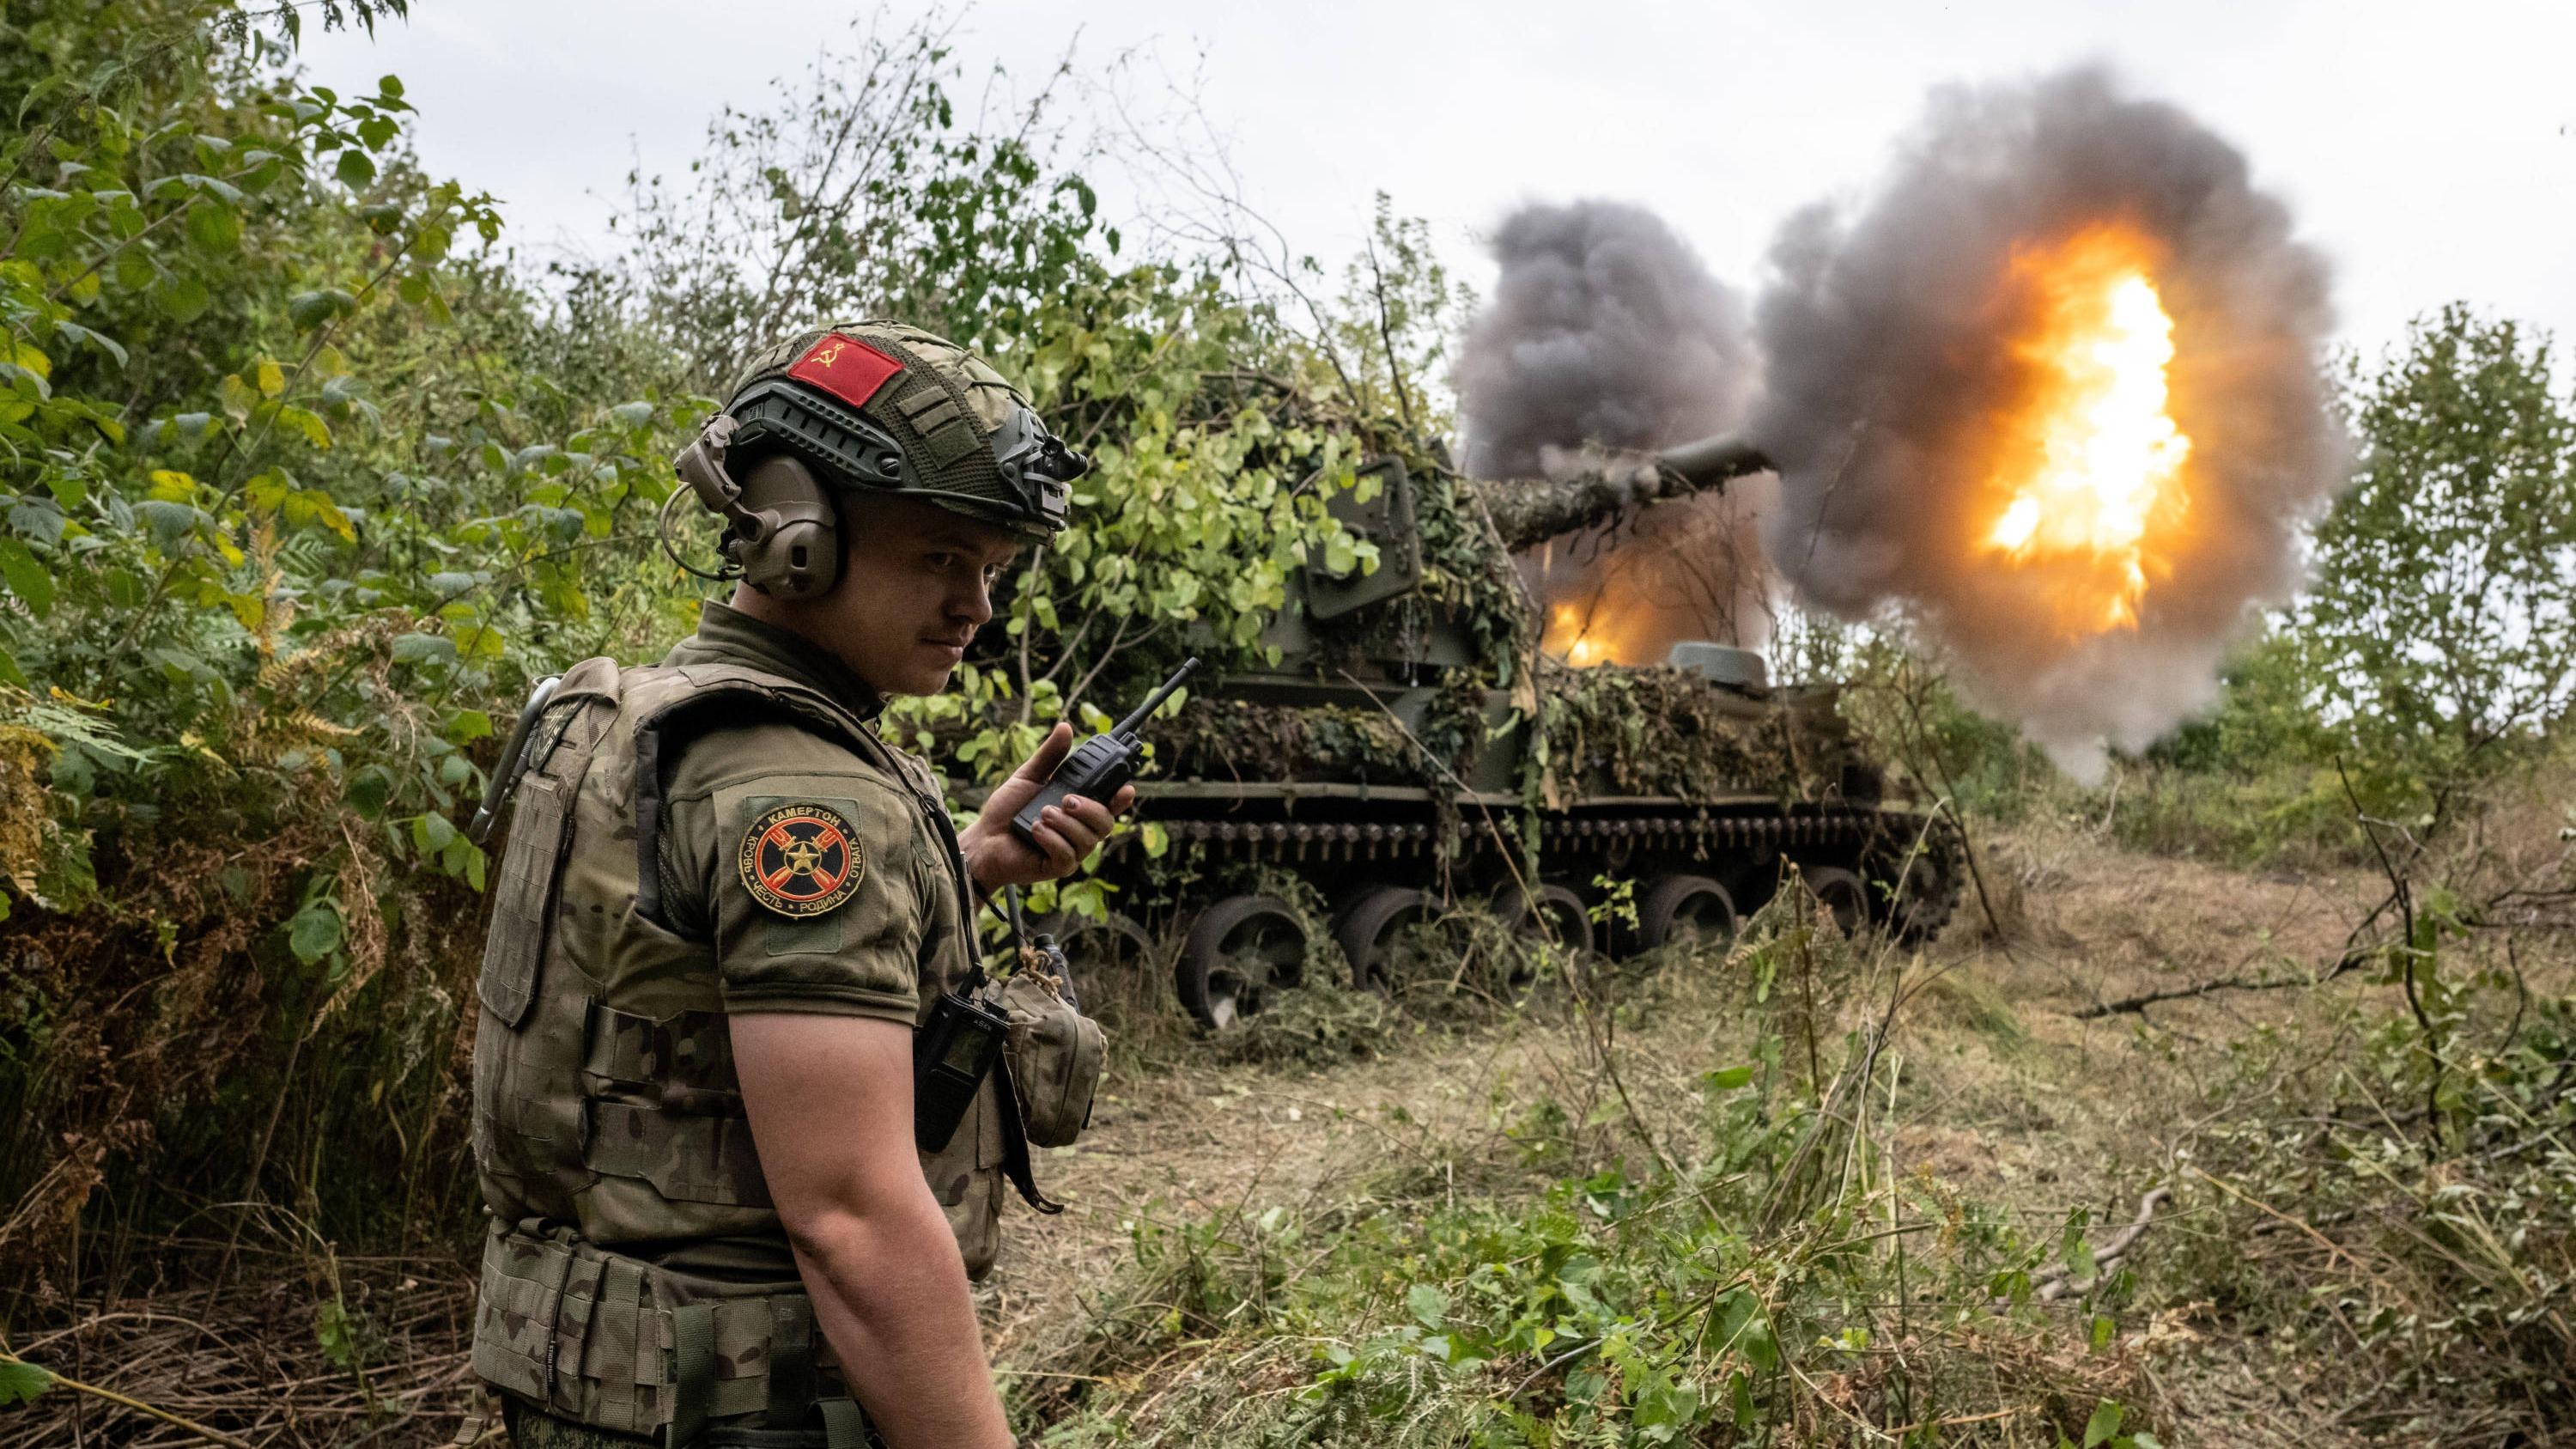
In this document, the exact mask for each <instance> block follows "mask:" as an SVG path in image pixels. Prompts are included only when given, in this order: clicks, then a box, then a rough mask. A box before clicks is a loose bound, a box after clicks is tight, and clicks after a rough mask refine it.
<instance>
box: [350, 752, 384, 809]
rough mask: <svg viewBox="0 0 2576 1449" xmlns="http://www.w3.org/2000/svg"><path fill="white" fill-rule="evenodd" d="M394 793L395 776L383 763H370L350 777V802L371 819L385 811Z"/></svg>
mask: <svg viewBox="0 0 2576 1449" xmlns="http://www.w3.org/2000/svg"><path fill="white" fill-rule="evenodd" d="M393 793H394V777H393V775H392V773H391V772H390V771H388V770H386V769H385V767H384V766H382V765H369V766H367V767H366V768H365V769H363V770H360V771H359V772H358V773H356V774H355V775H352V776H350V777H349V804H350V806H351V808H353V809H355V810H356V811H357V812H358V813H359V814H361V815H363V816H365V817H367V818H368V819H369V820H373V819H376V818H377V817H378V816H381V815H383V814H384V813H385V806H386V805H387V804H388V803H390V802H391V801H392V799H393Z"/></svg>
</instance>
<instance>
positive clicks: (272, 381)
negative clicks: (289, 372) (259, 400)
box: [258, 357, 286, 397]
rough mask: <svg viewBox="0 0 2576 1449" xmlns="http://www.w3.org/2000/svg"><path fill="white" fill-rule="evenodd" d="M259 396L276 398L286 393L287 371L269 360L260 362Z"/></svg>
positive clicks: (262, 359) (265, 359)
mask: <svg viewBox="0 0 2576 1449" xmlns="http://www.w3.org/2000/svg"><path fill="white" fill-rule="evenodd" d="M258 377H259V395H260V396H261V397H276V396H278V395H280V394H282V393H284V392H285V391H286V369H284V368H282V367H279V366H278V365H277V364H276V363H275V362H273V361H271V360H270V359H268V358H265V357H263V358H261V359H260V360H259V370H258Z"/></svg>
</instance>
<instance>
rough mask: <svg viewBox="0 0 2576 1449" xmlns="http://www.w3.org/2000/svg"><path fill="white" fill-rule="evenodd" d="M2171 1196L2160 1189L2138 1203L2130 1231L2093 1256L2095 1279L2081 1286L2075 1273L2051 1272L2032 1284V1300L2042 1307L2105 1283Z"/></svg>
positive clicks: (2001, 1304) (2000, 1304) (2007, 1302)
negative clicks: (2105, 1275) (2106, 1277)
mask: <svg viewBox="0 0 2576 1449" xmlns="http://www.w3.org/2000/svg"><path fill="white" fill-rule="evenodd" d="M2171 1196H2173V1189H2172V1188H2171V1187H2169V1186H2163V1185H2158V1186H2156V1187H2152V1188H2149V1189H2148V1190H2147V1195H2146V1196H2145V1197H2142V1198H2140V1199H2138V1215H2137V1216H2136V1217H2134V1218H2131V1219H2130V1220H2129V1225H2128V1226H2127V1227H2125V1228H2122V1229H2120V1231H2118V1232H2116V1233H2113V1234H2112V1235H2111V1241H2109V1242H2107V1243H2105V1244H2103V1245H2102V1250H2101V1251H2100V1252H2098V1253H2095V1254H2094V1255H2093V1277H2092V1278H2091V1279H2089V1280H2087V1281H2086V1282H2083V1283H2077V1282H2076V1281H2075V1272H2074V1270H2073V1269H2071V1268H2062V1267H2061V1268H2051V1269H2049V1270H2048V1271H2047V1272H2045V1273H2042V1274H2040V1275H2039V1276H2038V1277H2037V1278H2035V1279H2033V1280H2032V1282H2031V1295H2030V1296H2031V1298H2032V1299H2033V1300H2034V1301H2036V1302H2040V1303H2054V1302H2056V1301H2057V1300H2058V1299H2060V1298H2063V1297H2065V1296H2066V1295H2067V1294H2069V1293H2085V1292H2090V1291H2092V1289H2093V1287H2094V1285H2095V1284H2098V1283H2100V1282H2101V1281H2102V1274H2103V1273H2104V1272H2106V1271H2108V1270H2109V1269H2110V1267H2111V1265H2113V1264H2114V1263H2117V1262H2119V1261H2120V1260H2121V1259H2122V1258H2124V1257H2126V1256H2128V1252H2129V1250H2130V1249H2131V1248H2134V1247H2136V1246H2137V1245H2138V1239H2140V1238H2143V1237H2145V1236H2146V1235H2147V1229H2148V1228H2149V1227H2150V1226H2152V1225H2153V1224H2154V1222H2155V1217H2156V1205H2157V1204H2158V1203H2161V1202H2163V1201H2164V1200H2165V1199H2166V1198H2169V1197H2171ZM1991 1306H1992V1307H1994V1308H1998V1309H2002V1308H2009V1307H2011V1306H2012V1300H2011V1299H2010V1298H2006V1297H1998V1298H1995V1299H1994V1300H1992V1303H1991Z"/></svg>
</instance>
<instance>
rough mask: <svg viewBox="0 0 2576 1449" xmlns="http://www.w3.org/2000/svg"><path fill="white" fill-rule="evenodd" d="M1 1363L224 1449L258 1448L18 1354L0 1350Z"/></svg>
mask: <svg viewBox="0 0 2576 1449" xmlns="http://www.w3.org/2000/svg"><path fill="white" fill-rule="evenodd" d="M0 1363H14V1364H24V1365H25V1366H26V1367H28V1368H31V1369H34V1370H36V1372H38V1373H40V1374H43V1375H44V1376H45V1378H46V1380H47V1381H48V1382H50V1383H54V1384H59V1385H61V1386H62V1387H64V1388H67V1389H70V1390H71V1391H72V1392H74V1393H79V1394H88V1395H90V1396H92V1397H93V1398H100V1399H105V1400H107V1401H108V1402H109V1403H111V1404H115V1405H118V1406H119V1407H121V1408H127V1409H132V1410H134V1411H135V1412H136V1413H138V1414H149V1415H151V1416H152V1417H153V1418H155V1419H159V1420H160V1421H161V1422H163V1423H165V1424H174V1425H177V1426H178V1427H179V1428H182V1429H185V1430H187V1431H188V1432H189V1433H191V1434H194V1435H196V1436H198V1437H199V1438H201V1439H205V1440H208V1441H210V1442H212V1443H216V1444H221V1445H223V1446H225V1449H257V1446H256V1445H253V1444H252V1443H251V1442H250V1441H249V1440H248V1439H239V1438H235V1437H234V1436H232V1435H230V1434H227V1433H225V1432H224V1431H223V1430H221V1429H210V1428H208V1427H207V1426H205V1425H203V1424H200V1423H198V1422H197V1421H196V1420H194V1419H183V1418H181V1417H180V1416H179V1415H177V1414H174V1413H171V1412H170V1411H169V1410H168V1409H164V1408H161V1407H158V1406H157V1405H153V1404H147V1403H145V1402H143V1401H142V1400H141V1399H129V1398H127V1397H126V1396H125V1395H123V1394H120V1393H118V1392H116V1391H115V1390H113V1389H102V1388H100V1387H99V1386H98V1385H96V1384H85V1383H82V1382H81V1381H80V1380H78V1379H70V1378H65V1377H63V1376H62V1375H61V1374H58V1373H55V1372H54V1371H53V1370H52V1369H49V1368H46V1367H44V1366H43V1365H41V1364H32V1363H27V1361H26V1360H25V1359H23V1358H20V1357H18V1356H17V1355H16V1354H13V1353H0Z"/></svg>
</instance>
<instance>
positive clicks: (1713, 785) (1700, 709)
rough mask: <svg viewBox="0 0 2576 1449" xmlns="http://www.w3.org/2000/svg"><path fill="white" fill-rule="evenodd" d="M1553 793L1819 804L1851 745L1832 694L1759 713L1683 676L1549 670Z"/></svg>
mask: <svg viewBox="0 0 2576 1449" xmlns="http://www.w3.org/2000/svg"><path fill="white" fill-rule="evenodd" d="M1539 690H1540V693H1541V694H1542V695H1543V696H1544V697H1545V698H1546V701H1547V703H1546V706H1545V709H1544V715H1545V719H1546V731H1547V756H1548V761H1549V765H1548V780H1547V782H1546V786H1547V787H1552V793H1554V794H1555V795H1557V796H1559V797H1566V796H1572V795H1574V794H1577V793H1580V794H1585V795H1675V796H1679V797H1681V798H1683V799H1686V800H1687V799H1709V798H1712V797H1715V796H1720V795H1743V794H1748V793H1751V794H1763V795H1770V796H1774V797H1776V798H1780V799H1784V800H1785V799H1806V798H1813V797H1814V796H1815V795H1816V794H1817V793H1818V791H1819V790H1820V789H1821V787H1822V786H1824V785H1826V784H1829V783H1831V782H1833V781H1835V780H1836V779H1838V778H1839V775H1840V772H1841V769H1842V766H1843V763H1844V761H1845V760H1846V759H1847V758H1848V757H1849V755H1850V741H1849V738H1848V735H1847V733H1846V731H1845V729H1844V727H1843V724H1842V721H1841V719H1840V718H1839V717H1838V716H1837V715H1836V714H1835V712H1834V707H1833V700H1832V698H1831V696H1830V695H1829V694H1824V693H1802V694H1796V695H1790V694H1785V693H1784V694H1782V695H1775V696H1774V697H1773V704H1774V707H1772V708H1768V709H1764V710H1761V711H1760V712H1759V713H1750V712H1748V711H1746V710H1745V709H1744V706H1743V705H1741V704H1736V703H1733V702H1731V701H1730V700H1729V699H1728V698H1727V697H1726V696H1725V695H1722V694H1721V693H1719V692H1718V691H1717V690H1715V689H1712V688H1710V687H1709V685H1708V684H1707V682H1706V681H1704V680H1702V679H1701V678H1700V677H1699V676H1697V675H1695V674H1691V673H1688V672H1686V671H1683V670H1679V669H1666V668H1661V667H1654V668H1617V667H1604V668H1596V669H1571V668H1567V667H1566V666H1564V665H1560V664H1556V663H1554V662H1547V663H1544V664H1542V665H1541V667H1540V670H1539Z"/></svg>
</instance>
